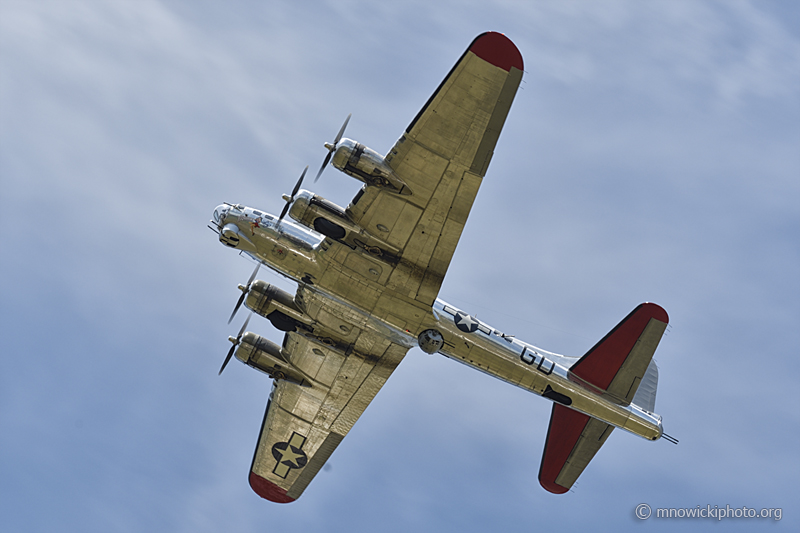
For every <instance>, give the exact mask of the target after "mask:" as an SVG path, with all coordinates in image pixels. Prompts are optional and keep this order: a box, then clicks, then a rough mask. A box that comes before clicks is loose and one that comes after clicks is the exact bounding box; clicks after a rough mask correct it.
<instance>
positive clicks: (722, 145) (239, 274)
mask: <svg viewBox="0 0 800 533" xmlns="http://www.w3.org/2000/svg"><path fill="white" fill-rule="evenodd" d="M489 30H493V31H500V32H503V33H505V34H506V35H507V36H508V37H509V38H511V39H512V40H513V41H514V42H515V43H516V45H517V47H518V48H519V50H520V51H521V53H522V56H523V58H524V61H525V71H526V72H525V76H524V79H523V82H522V85H521V88H520V90H519V92H518V93H517V96H516V99H515V101H514V105H513V106H512V108H511V112H510V114H509V117H508V120H507V122H506V125H505V128H504V131H503V133H502V135H501V136H500V140H499V143H498V146H497V149H496V151H495V155H494V158H493V161H492V164H491V165H490V167H489V170H488V173H487V176H486V178H485V179H484V182H483V185H482V187H481V190H480V192H479V194H478V197H477V200H476V202H475V204H474V206H473V210H472V213H471V215H470V219H469V221H468V223H467V225H466V228H465V230H464V233H463V236H462V239H461V242H460V244H459V247H458V249H457V251H456V253H455V256H454V258H453V262H452V263H451V266H450V269H449V271H448V274H447V277H446V279H445V281H444V284H443V286H442V289H441V292H440V297H441V298H443V299H444V300H446V301H448V302H450V303H452V304H454V305H456V306H458V307H460V308H461V309H464V310H466V311H468V312H470V313H473V314H477V316H478V317H479V318H480V319H481V320H482V321H484V322H486V323H488V324H491V325H492V326H494V327H496V328H498V329H501V330H502V331H505V332H506V333H508V334H512V335H516V336H518V337H520V338H521V339H523V340H525V341H527V342H531V343H533V344H536V345H537V346H541V347H542V348H544V349H547V350H550V351H554V352H557V353H563V354H567V355H574V356H580V355H582V354H583V353H585V352H586V351H587V350H588V349H589V348H590V347H591V346H592V345H593V344H594V343H595V342H596V341H597V340H598V339H600V338H601V337H602V336H603V335H604V334H605V333H606V332H607V331H608V330H609V329H611V328H612V327H613V326H614V325H615V324H616V323H617V322H618V321H619V320H620V319H622V318H623V317H624V316H625V315H626V314H627V313H628V312H629V311H630V310H631V309H633V308H634V307H635V306H636V305H637V304H639V303H641V302H645V301H653V302H656V303H658V304H660V305H661V306H663V307H664V308H665V309H666V310H667V312H668V313H669V315H670V319H671V320H670V322H671V326H670V328H669V329H668V331H667V334H666V335H665V337H664V339H663V340H662V342H661V344H660V346H659V348H658V350H657V352H656V355H655V359H656V361H657V362H658V364H659V368H660V381H659V389H658V398H657V401H656V411H657V412H658V413H659V414H661V415H662V416H663V418H664V427H665V430H666V432H667V433H669V434H670V435H673V436H675V437H676V438H678V439H679V440H680V444H679V445H677V446H674V445H672V444H669V443H667V442H666V441H664V440H661V441H658V442H656V443H652V442H647V441H645V440H643V439H640V438H638V437H636V436H634V435H632V434H628V433H626V432H623V431H615V432H614V433H613V434H612V435H611V437H610V438H609V439H608V441H607V442H606V444H605V446H604V447H603V448H602V449H601V450H600V452H599V453H598V454H597V456H596V457H595V459H594V460H593V461H592V463H591V464H590V465H589V467H588V468H587V470H586V471H585V472H584V473H583V475H582V476H581V478H580V479H579V480H578V483H577V484H576V485H575V487H574V488H573V490H572V492H570V493H568V494H566V495H561V496H555V495H552V494H549V493H547V492H545V491H544V490H543V489H542V488H541V487H540V486H539V483H538V479H537V475H538V469H539V461H540V459H541V453H542V448H543V444H544V440H545V436H546V432H547V423H548V419H549V414H550V403H549V402H548V401H546V400H544V399H541V398H538V397H536V396H535V395H532V394H530V393H528V392H525V391H523V390H520V389H517V388H514V387H512V386H510V385H508V384H505V383H503V382H501V381H499V380H496V379H493V378H491V377H489V376H487V375H484V374H482V373H479V372H476V371H474V370H472V369H470V368H467V367H465V366H463V365H459V364H457V363H455V362H453V361H450V360H448V359H446V358H444V357H441V356H428V355H426V354H424V353H423V352H422V351H421V350H419V349H413V350H412V351H410V352H409V353H408V355H407V356H406V358H405V360H404V361H403V363H402V364H401V365H400V367H399V368H398V369H397V371H396V372H395V373H394V375H393V376H392V378H391V379H390V380H389V381H388V383H387V384H386V386H385V387H384V389H383V390H382V391H381V392H380V393H379V394H378V396H377V397H376V399H375V400H374V402H373V403H372V405H371V406H370V407H369V409H368V410H367V411H366V412H365V413H364V415H363V416H362V418H361V419H360V420H359V422H358V423H357V424H356V426H355V427H354V428H353V430H352V431H351V432H350V434H349V436H348V437H347V439H345V441H344V442H343V443H342V444H341V445H340V446H339V448H338V449H337V451H336V452H335V453H334V455H333V456H332V458H331V460H330V462H329V465H328V466H327V467H326V469H325V470H323V471H322V472H320V474H319V475H318V476H317V478H316V479H315V480H314V481H313V483H312V484H311V485H310V486H309V488H308V489H307V490H306V492H305V493H304V494H303V496H302V497H301V498H300V499H299V500H298V501H297V502H295V503H293V504H290V505H277V504H272V503H269V502H266V501H264V500H262V499H260V498H259V497H258V496H257V495H256V494H254V493H253V492H252V491H251V489H250V487H249V486H248V483H247V474H248V469H249V465H250V461H251V458H252V454H253V448H254V445H255V442H256V439H257V434H258V430H259V427H260V423H261V419H262V416H263V412H264V407H265V404H266V400H267V395H268V393H269V390H270V387H271V381H270V380H269V379H268V378H267V377H266V376H264V375H263V374H260V373H258V372H254V371H252V370H251V369H249V368H247V367H245V366H244V365H241V364H235V362H232V364H231V365H229V367H228V369H226V371H225V373H224V374H223V375H222V376H217V371H218V369H219V366H220V364H221V363H222V360H223V358H224V356H225V353H226V352H227V350H228V348H229V346H230V344H229V343H228V342H227V340H226V339H227V336H228V335H232V334H235V333H236V331H238V328H239V327H240V322H239V321H241V320H243V316H244V315H243V314H241V313H240V315H239V317H238V318H237V321H235V322H234V323H232V324H230V325H228V324H227V323H226V322H227V319H228V316H229V314H230V312H231V310H232V308H233V306H234V304H235V302H236V299H237V298H238V296H239V291H237V290H236V285H237V284H238V283H242V282H244V281H245V280H246V279H247V277H248V276H249V274H250V272H251V271H252V269H253V263H252V262H251V261H250V260H248V259H246V258H243V257H240V256H238V255H237V254H236V253H235V252H233V251H232V250H230V249H227V248H225V247H224V246H222V245H221V244H220V243H219V242H218V240H217V237H216V235H215V234H213V233H212V232H211V231H209V230H208V229H207V228H206V224H207V221H208V220H209V219H210V217H211V214H212V211H213V209H214V207H215V206H216V205H218V204H220V203H222V202H223V201H228V202H235V203H243V204H246V205H250V206H253V207H256V208H259V209H263V210H266V211H269V212H272V213H276V212H279V210H280V209H281V208H282V207H283V201H282V200H281V194H283V193H288V192H289V191H290V190H291V187H292V186H293V185H294V183H295V181H296V180H297V177H298V176H299V174H300V172H301V171H302V169H303V167H305V166H306V165H310V166H311V167H312V169H315V168H316V167H317V166H318V165H320V164H321V162H322V160H323V158H324V156H325V154H326V151H325V149H324V148H323V146H322V145H323V143H324V142H326V141H330V140H332V138H333V137H334V136H335V134H336V132H337V131H338V129H339V127H340V125H341V124H342V122H343V120H344V119H345V117H346V116H347V114H348V113H352V114H353V118H352V119H351V121H350V124H349V126H348V129H347V132H346V136H347V137H350V138H353V139H355V140H357V141H359V142H361V143H363V144H365V145H367V146H369V147H371V148H373V149H375V150H377V151H378V152H381V153H385V151H386V150H388V149H389V148H390V147H391V146H392V145H393V144H394V142H395V140H396V139H397V138H398V137H399V136H400V134H401V132H402V131H403V130H404V129H405V127H406V126H407V125H408V123H409V122H410V121H411V119H412V118H413V117H414V116H415V114H416V113H417V111H418V110H419V109H420V108H421V107H422V105H423V104H424V103H425V101H426V100H427V99H428V97H429V95H430V94H431V93H432V92H433V90H434V89H435V88H436V87H437V85H438V84H439V82H440V81H441V80H442V78H443V77H444V75H445V74H446V73H447V72H448V70H449V69H450V68H451V66H452V65H453V64H454V63H455V61H456V60H457V58H458V57H459V56H460V55H461V54H462V53H463V51H464V49H465V48H466V47H467V46H468V45H469V43H470V42H471V41H472V39H474V37H475V36H477V35H478V34H480V33H482V32H484V31H489ZM308 185H309V187H308V188H311V189H313V190H314V191H315V192H317V193H318V194H320V195H322V196H323V197H325V198H328V199H329V200H331V201H333V202H335V203H337V204H339V205H342V206H344V205H346V204H347V203H348V202H349V201H350V199H351V198H352V197H353V195H354V194H355V193H356V191H357V190H358V189H359V186H360V183H359V182H357V181H354V180H352V179H351V178H349V177H347V176H345V175H344V174H342V173H340V172H337V171H336V170H335V169H332V168H329V169H328V170H326V172H325V174H323V176H322V178H321V179H320V181H319V182H318V183H317V184H316V185H314V186H311V184H308ZM0 200H1V201H2V202H1V205H2V209H1V210H0V227H2V231H0V312H1V313H2V315H1V316H0V318H1V320H0V343H2V344H0V346H2V348H1V353H2V361H3V369H2V371H0V528H2V529H3V530H4V531H29V532H39V531H42V532H44V531H47V532H50V531H121V532H124V531H144V530H146V531H171V532H182V531H191V532H199V531H243V532H245V531H265V530H271V531H319V530H325V531H362V530H381V531H409V530H415V531H441V530H451V531H486V530H489V529H490V528H491V530H494V531H498V530H503V529H504V528H513V529H514V530H517V531H528V530H529V531H539V530H552V529H553V528H568V529H570V530H576V529H577V528H586V527H592V528H598V527H600V529H606V530H637V531H672V530H674V527H676V526H679V527H681V528H685V529H686V530H690V531H694V530H707V529H712V528H719V527H725V529H726V530H727V529H731V530H738V531H745V530H746V531H753V530H758V529H764V528H773V529H771V530H772V531H774V530H775V529H774V528H779V529H781V530H787V531H789V530H796V528H797V526H798V524H800V518H798V513H799V512H800V507H798V504H797V488H796V485H797V479H798V477H800V457H799V456H798V449H800V446H798V445H799V444H800V409H798V407H800V405H799V402H798V400H797V394H796V387H797V385H798V383H799V382H800V359H799V358H798V357H797V356H798V346H800V328H798V326H797V324H798V321H799V320H800V303H799V302H800V276H798V271H800V207H799V206H800V8H798V6H797V4H796V3H794V2H790V1H784V2H781V1H776V0H773V1H758V2H757V1H746V0H739V1H724V2H723V1H703V0H696V1H680V0H679V1H651V2H638V1H633V0H602V1H596V2H595V1H593V2H588V1H535V2H510V1H507V0H481V1H466V2H454V1H446V0H445V1H440V2H423V1H404V0H398V1H395V2H382V3H378V2H361V1H356V0H352V1H349V0H337V1H335V2H334V1H310V2H295V1H285V2H284V1H272V2H256V1H249V0H238V1H231V2H213V1H193V2H188V1H166V0H161V1H158V0H137V1H125V0H119V1H115V2H92V1H88V0H87V1H80V0H64V1H41V2H26V1H16V0H0ZM259 278H261V279H264V280H265V281H267V282H270V283H275V284H277V285H279V286H282V287H283V288H285V289H286V290H293V285H292V284H291V283H289V282H287V281H286V280H284V279H282V278H279V277H278V276H277V275H274V274H272V273H270V272H268V271H267V269H262V271H261V274H260V276H259ZM249 329H250V330H253V331H255V332H257V333H259V334H261V335H264V336H266V337H268V338H270V339H272V340H273V341H275V342H280V340H281V338H282V337H281V334H280V332H278V331H277V330H275V329H273V328H272V327H271V326H270V324H269V323H268V322H267V321H266V320H263V319H259V318H254V319H253V320H252V321H251V323H250V328H249ZM641 503H646V504H648V505H650V506H651V507H652V508H653V509H654V510H655V509H657V508H669V507H673V508H696V507H697V506H700V507H703V508H706V506H710V507H711V508H714V507H715V506H716V507H722V508H724V507H725V506H731V507H742V506H746V507H749V508H755V509H759V510H760V509H762V508H781V509H782V519H781V521H780V522H777V523H776V522H775V521H774V520H772V519H763V520H762V519H757V520H756V519H750V520H745V519H738V520H737V519H733V518H729V519H726V520H724V526H718V525H717V521H716V520H703V519H685V520H681V521H680V524H675V523H674V520H673V521H669V520H664V519H661V520H658V519H656V518H655V517H652V518H650V519H649V520H639V519H637V518H636V516H635V515H634V509H635V508H636V506H637V505H639V504H641ZM791 524H795V525H794V526H792V525H791Z"/></svg>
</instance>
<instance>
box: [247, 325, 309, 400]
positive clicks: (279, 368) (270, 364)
mask: <svg viewBox="0 0 800 533" xmlns="http://www.w3.org/2000/svg"><path fill="white" fill-rule="evenodd" d="M234 355H235V356H236V359H238V360H239V361H241V362H243V363H244V364H246V365H247V366H249V367H252V368H255V369H256V370H260V371H261V372H264V373H265V374H268V375H269V377H271V378H274V379H284V380H286V381H291V382H292V383H297V384H298V385H302V386H304V387H310V386H311V383H310V382H309V380H308V379H307V377H306V376H305V375H304V374H303V373H302V372H300V371H299V370H298V369H297V368H295V367H294V366H293V365H292V363H290V362H289V359H288V357H286V356H285V355H284V353H283V350H281V348H280V346H278V345H277V344H275V343H274V342H272V341H271V340H269V339H265V338H264V337H261V336H260V335H256V334H255V333H251V332H249V331H248V332H247V333H245V334H244V335H242V339H241V341H240V342H239V347H238V348H237V349H236V352H235V354H234Z"/></svg>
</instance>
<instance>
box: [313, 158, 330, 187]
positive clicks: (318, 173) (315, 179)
mask: <svg viewBox="0 0 800 533" xmlns="http://www.w3.org/2000/svg"><path fill="white" fill-rule="evenodd" d="M331 157H333V151H330V152H328V155H326V156H325V160H324V161H323V162H322V166H321V167H319V172H317V177H316V178H314V183H316V182H317V180H318V179H319V177H320V176H322V171H323V170H325V166H326V165H327V164H328V163H329V162H330V160H331Z"/></svg>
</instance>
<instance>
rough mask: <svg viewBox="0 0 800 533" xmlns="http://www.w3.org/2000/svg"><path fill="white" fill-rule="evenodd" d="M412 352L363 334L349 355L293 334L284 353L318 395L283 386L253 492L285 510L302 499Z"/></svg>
mask: <svg viewBox="0 0 800 533" xmlns="http://www.w3.org/2000/svg"><path fill="white" fill-rule="evenodd" d="M407 350H408V349H407V348H404V347H402V346H400V345H398V344H394V343H392V342H389V341H388V340H385V339H383V338H382V337H380V336H378V335H374V334H368V333H362V336H361V337H359V340H358V341H357V342H356V343H355V345H354V346H353V350H352V351H351V352H349V353H348V354H344V353H341V352H340V351H337V350H334V349H330V348H328V347H326V346H324V345H322V344H318V343H316V342H312V341H310V340H308V339H306V338H305V337H302V336H301V335H298V334H296V333H287V335H286V339H285V341H284V351H285V352H286V353H287V354H288V357H289V359H290V361H291V362H292V364H293V365H295V366H297V367H298V368H302V369H303V370H304V372H305V373H306V374H307V375H309V376H310V377H311V378H312V379H313V380H314V381H313V382H312V386H311V387H301V386H300V385H297V384H295V383H291V382H288V381H285V380H277V381H276V383H275V386H274V388H273V390H272V394H271V395H270V399H269V401H268V402H267V409H266V413H265V414H264V422H263V424H262V426H261V432H260V434H259V438H258V444H257V446H256V451H255V456H254V457H253V464H252V465H251V467H250V486H251V487H252V488H253V490H254V491H255V492H256V493H257V494H258V495H259V496H261V497H262V498H266V499H267V500H270V501H274V502H278V503H288V502H292V501H294V500H296V499H297V498H299V497H300V495H301V494H302V493H303V491H304V490H305V488H306V487H307V486H308V484H309V483H310V482H311V480H312V479H313V478H314V476H316V475H317V473H318V472H319V470H320V469H321V468H322V466H323V465H324V464H325V462H326V461H327V460H328V458H329V457H330V456H331V454H332V453H333V451H334V450H335V449H336V447H337V446H338V445H339V443H340V442H341V441H342V439H344V437H345V436H346V435H347V433H348V432H349V431H350V429H351V428H352V427H353V425H354V424H355V423H356V421H357V420H358V418H359V417H360V416H361V413H363V412H364V410H365V409H366V408H367V406H368V405H369V403H370V402H371V401H372V399H373V398H374V397H375V395H376V394H377V393H378V391H379V390H380V389H381V387H383V384H384V383H386V380H387V379H388V378H389V376H390V375H391V373H392V372H393V371H394V369H395V368H396V367H397V365H398V364H399V363H400V361H401V360H402V359H403V357H404V356H405V354H406V351H407ZM320 354H322V355H320Z"/></svg>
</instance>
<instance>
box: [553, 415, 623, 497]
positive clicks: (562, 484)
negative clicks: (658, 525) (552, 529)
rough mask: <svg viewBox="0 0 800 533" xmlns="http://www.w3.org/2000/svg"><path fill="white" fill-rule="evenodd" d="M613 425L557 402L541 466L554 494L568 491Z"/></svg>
mask: <svg viewBox="0 0 800 533" xmlns="http://www.w3.org/2000/svg"><path fill="white" fill-rule="evenodd" d="M613 429H614V428H613V427H611V426H610V425H608V424H606V423H605V422H601V421H600V420H597V419H596V418H592V417H590V416H588V415H585V414H583V413H579V412H578V411H573V410H572V409H570V408H569V407H564V406H563V405H560V404H558V403H553V413H552V415H550V427H549V428H548V429H547V440H546V441H545V444H544V453H543V454H542V464H541V466H540V468H539V483H541V485H542V487H544V488H545V490H547V491H548V492H552V493H553V494H564V493H565V492H567V491H568V490H569V489H570V488H571V487H572V484H573V483H575V480H577V479H578V476H580V475H581V472H583V470H584V469H585V468H586V466H587V465H588V464H589V461H591V460H592V458H593V457H594V455H595V454H596V453H597V450H599V449H600V447H601V446H602V445H603V443H604V442H605V441H606V439H607V438H608V436H609V435H610V434H611V431H612V430H613Z"/></svg>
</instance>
